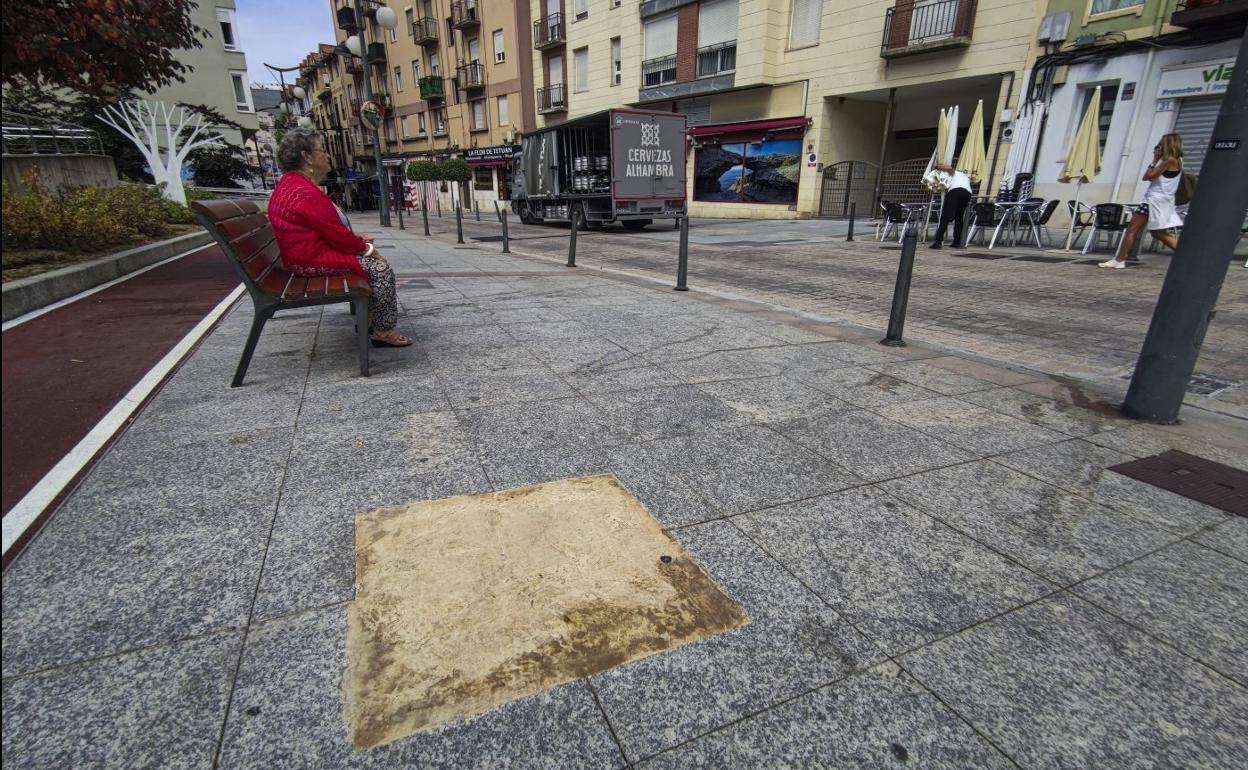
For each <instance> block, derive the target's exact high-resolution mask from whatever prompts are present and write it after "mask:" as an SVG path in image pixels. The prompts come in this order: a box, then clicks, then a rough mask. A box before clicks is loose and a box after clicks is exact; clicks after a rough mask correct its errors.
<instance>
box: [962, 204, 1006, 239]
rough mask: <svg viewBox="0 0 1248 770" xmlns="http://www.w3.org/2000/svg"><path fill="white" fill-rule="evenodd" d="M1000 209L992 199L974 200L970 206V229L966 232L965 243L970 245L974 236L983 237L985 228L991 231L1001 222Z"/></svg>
mask: <svg viewBox="0 0 1248 770" xmlns="http://www.w3.org/2000/svg"><path fill="white" fill-rule="evenodd" d="M1001 212H1002V209H1001V208H999V207H998V206H997V204H996V201H992V200H980V201H976V202H975V205H974V206H972V207H971V229H970V231H969V232H968V233H967V236H966V243H967V245H970V243H971V241H973V240H974V239H975V238H976V236H979V237H980V238H982V237H983V235H984V232H985V229H987V231H993V230H995V229H996V226H997V225H998V224H1000V223H1001Z"/></svg>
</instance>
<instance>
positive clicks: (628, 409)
mask: <svg viewBox="0 0 1248 770" xmlns="http://www.w3.org/2000/svg"><path fill="white" fill-rule="evenodd" d="M588 398H589V401H590V402H591V403H593V404H594V405H595V406H597V407H598V408H599V409H601V410H602V412H603V413H604V414H605V415H606V416H607V419H608V420H610V421H611V423H612V424H613V425H616V426H618V427H619V428H621V429H623V430H626V431H628V432H630V433H632V434H634V435H636V436H638V437H640V438H642V439H656V438H666V437H668V436H683V435H687V434H690V433H706V432H715V431H722V430H725V429H728V428H733V427H736V426H740V425H745V424H746V423H748V422H749V421H750V420H749V417H748V416H747V415H745V414H743V413H742V412H739V411H737V410H736V409H733V408H732V407H731V406H729V405H728V404H725V403H724V402H723V401H722V400H721V399H719V398H717V397H716V396H714V395H713V394H711V393H707V392H705V391H703V390H701V389H700V388H698V387H695V386H693V385H674V386H670V387H664V388H651V389H647V390H632V391H627V392H622V393H611V394H608V395H599V396H588Z"/></svg>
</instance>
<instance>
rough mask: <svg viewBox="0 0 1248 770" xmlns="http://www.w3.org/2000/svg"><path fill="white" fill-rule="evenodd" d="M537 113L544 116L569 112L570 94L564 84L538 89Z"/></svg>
mask: <svg viewBox="0 0 1248 770" xmlns="http://www.w3.org/2000/svg"><path fill="white" fill-rule="evenodd" d="M537 111H538V112H539V113H541V114H543V115H544V114H547V113H551V112H567V111H568V92H567V91H566V90H565V87H564V85H563V83H555V84H554V85H550V86H546V87H545V88H539V89H537Z"/></svg>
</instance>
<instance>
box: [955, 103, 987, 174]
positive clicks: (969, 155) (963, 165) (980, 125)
mask: <svg viewBox="0 0 1248 770" xmlns="http://www.w3.org/2000/svg"><path fill="white" fill-rule="evenodd" d="M987 168H988V153H987V151H986V150H985V149H984V100H983V99H980V100H979V103H978V104H976V105H975V114H974V115H973V116H972V117H971V125H970V126H968V127H967V129H966V139H965V140H963V142H962V153H961V154H960V155H959V156H958V171H961V172H962V173H964V174H966V175H967V176H969V177H970V178H971V179H975V180H978V179H983V176H984V170H985V169H987Z"/></svg>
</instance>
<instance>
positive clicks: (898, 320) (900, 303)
mask: <svg viewBox="0 0 1248 770" xmlns="http://www.w3.org/2000/svg"><path fill="white" fill-rule="evenodd" d="M918 240H919V234H918V232H917V231H915V229H914V228H913V227H907V228H906V235H905V237H903V238H902V240H901V261H900V262H899V263H898V264H897V285H896V286H895V287H894V288H893V309H892V310H891V311H890V312H889V314H888V334H887V335H885V337H884V339H882V340H880V344H881V345H887V346H889V347H890V348H904V347H905V346H906V342H905V340H903V339H902V338H901V333H902V330H903V329H905V326H906V304H907V303H908V302H909V301H910V274H911V273H912V272H914V247H915V244H916V243H918Z"/></svg>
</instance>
